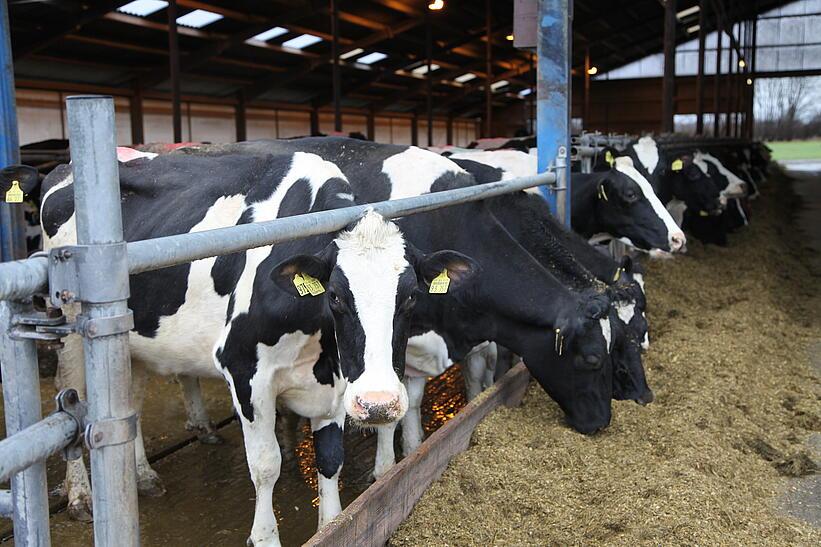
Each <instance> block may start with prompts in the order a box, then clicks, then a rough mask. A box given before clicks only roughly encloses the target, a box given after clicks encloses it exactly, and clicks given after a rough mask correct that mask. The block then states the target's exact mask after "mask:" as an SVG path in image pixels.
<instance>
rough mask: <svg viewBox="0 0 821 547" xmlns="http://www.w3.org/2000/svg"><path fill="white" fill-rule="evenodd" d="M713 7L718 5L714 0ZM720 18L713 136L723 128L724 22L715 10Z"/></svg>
mask: <svg viewBox="0 0 821 547" xmlns="http://www.w3.org/2000/svg"><path fill="white" fill-rule="evenodd" d="M713 7H714V8H715V7H716V4H715V2H713ZM713 11H714V12H715V14H716V18H717V20H718V28H717V31H716V72H715V74H714V75H713V137H718V135H719V130H720V128H721V104H720V102H719V96H720V92H721V42H722V38H723V36H724V24H723V22H722V17H721V12H720V11H719V10H718V9H714V10H713Z"/></svg>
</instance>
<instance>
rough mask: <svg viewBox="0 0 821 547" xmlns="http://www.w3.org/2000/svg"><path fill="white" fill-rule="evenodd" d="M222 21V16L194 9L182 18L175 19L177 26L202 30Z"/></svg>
mask: <svg viewBox="0 0 821 547" xmlns="http://www.w3.org/2000/svg"><path fill="white" fill-rule="evenodd" d="M220 19H222V15H220V14H219V13H214V12H212V11H205V10H204V9H195V10H194V11H192V12H191V13H186V14H185V15H183V16H182V17H177V24H178V25H182V26H184V27H193V28H202V27H205V26H207V25H210V24H211V23H214V22H216V21H219V20H220Z"/></svg>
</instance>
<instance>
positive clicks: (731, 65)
mask: <svg viewBox="0 0 821 547" xmlns="http://www.w3.org/2000/svg"><path fill="white" fill-rule="evenodd" d="M727 38H728V39H729V41H730V44H729V47H728V48H727V77H726V78H724V80H725V82H726V84H727V89H726V95H725V96H724V106H725V109H724V110H725V115H724V136H725V137H729V136H730V125H731V123H732V112H733V81H734V78H735V77H734V76H733V73H734V71H735V69H736V68H737V66H736V62H737V60H736V61H734V60H733V51H734V50H733V47H732V44H733V39H732V26H730V30H729V31H727Z"/></svg>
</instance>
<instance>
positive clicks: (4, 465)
mask: <svg viewBox="0 0 821 547" xmlns="http://www.w3.org/2000/svg"><path fill="white" fill-rule="evenodd" d="M79 433H80V432H79V431H77V421H76V420H75V419H74V418H72V417H71V415H69V414H68V413H66V412H57V413H56V414H52V415H51V416H49V417H48V418H46V419H45V420H40V421H38V422H36V423H34V424H32V425H30V426H28V427H27V428H25V429H23V430H22V431H18V432H17V433H15V434H14V435H10V436H8V437H6V438H5V439H3V440H2V441H0V456H2V457H0V482H2V481H5V480H6V479H7V478H8V477H10V476H11V475H12V474H14V473H20V472H25V470H26V469H27V468H28V469H30V466H32V465H35V464H38V463H39V464H42V463H43V462H45V461H46V458H48V457H49V456H51V455H52V454H55V453H56V452H58V451H59V450H61V449H62V448H64V447H65V446H66V445H68V444H69V443H70V442H71V441H73V440H74V439H76V438H77V436H78V434H79ZM43 488H44V489H45V483H44V484H43ZM46 514H47V513H46Z"/></svg>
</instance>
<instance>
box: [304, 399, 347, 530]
mask: <svg viewBox="0 0 821 547" xmlns="http://www.w3.org/2000/svg"><path fill="white" fill-rule="evenodd" d="M344 427H345V407H344V406H343V405H342V404H340V405H339V409H338V410H337V413H336V416H334V417H333V418H331V419H328V418H311V431H313V435H314V453H315V454H316V470H317V478H318V485H319V526H318V528H317V529H319V528H322V527H323V526H325V525H326V524H327V523H329V522H330V521H331V520H333V518H334V517H335V516H337V515H338V514H339V513H341V512H342V503H341V502H340V501H339V473H340V472H341V471H342V463H343V461H344V459H345V449H344V447H343V446H342V433H343V430H344Z"/></svg>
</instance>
